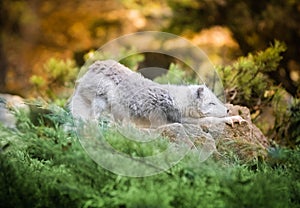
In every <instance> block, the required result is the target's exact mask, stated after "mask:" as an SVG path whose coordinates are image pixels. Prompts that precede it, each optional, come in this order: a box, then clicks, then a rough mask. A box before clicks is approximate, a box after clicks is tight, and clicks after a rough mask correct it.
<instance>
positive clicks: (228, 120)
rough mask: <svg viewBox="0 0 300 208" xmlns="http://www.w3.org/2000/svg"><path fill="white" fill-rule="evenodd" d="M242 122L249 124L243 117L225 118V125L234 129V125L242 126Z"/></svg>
mask: <svg viewBox="0 0 300 208" xmlns="http://www.w3.org/2000/svg"><path fill="white" fill-rule="evenodd" d="M242 122H247V121H246V120H245V119H243V118H242V117H241V116H229V117H226V118H225V123H227V124H229V125H231V126H232V127H234V123H239V124H242Z"/></svg>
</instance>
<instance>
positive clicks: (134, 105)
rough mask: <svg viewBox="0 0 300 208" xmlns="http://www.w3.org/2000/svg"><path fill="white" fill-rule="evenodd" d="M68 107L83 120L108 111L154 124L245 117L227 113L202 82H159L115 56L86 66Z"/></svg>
mask: <svg viewBox="0 0 300 208" xmlns="http://www.w3.org/2000/svg"><path fill="white" fill-rule="evenodd" d="M69 107H70V110H71V113H72V115H73V116H74V117H75V118H79V119H82V120H89V119H99V118H101V116H103V115H104V114H105V113H109V114H111V115H112V116H113V118H114V119H116V120H124V119H128V118H129V119H130V120H131V121H134V122H135V123H137V124H139V123H143V124H145V123H147V124H151V125H153V126H158V125H163V124H167V123H199V122H224V123H229V124H231V125H233V123H234V122H239V123H241V122H242V121H244V120H243V119H242V118H241V117H240V116H230V117H228V116H227V114H228V112H227V111H228V110H227V108H226V107H225V105H224V104H223V103H222V102H221V101H220V100H219V99H218V98H217V97H216V96H215V95H214V93H213V92H212V91H211V90H210V89H208V88H207V87H206V86H205V85H189V86H184V85H162V84H158V83H155V82H153V81H151V80H149V79H147V78H144V77H143V76H142V75H140V74H139V73H136V72H133V71H132V70H130V69H129V68H127V67H125V66H124V65H122V64H120V63H118V62H116V61H114V60H106V61H96V62H95V63H94V64H92V65H91V66H90V67H89V69H88V71H87V72H86V73H85V74H84V75H83V76H82V77H81V78H80V79H79V80H78V82H77V86H76V89H75V92H74V94H73V96H72V97H71V100H70V103H69ZM149 122H150V123H149Z"/></svg>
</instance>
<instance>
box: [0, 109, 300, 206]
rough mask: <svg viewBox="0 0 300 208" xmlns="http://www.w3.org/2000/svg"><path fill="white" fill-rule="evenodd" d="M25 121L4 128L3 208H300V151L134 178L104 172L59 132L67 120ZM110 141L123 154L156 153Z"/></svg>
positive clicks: (183, 165) (192, 158) (190, 163)
mask: <svg viewBox="0 0 300 208" xmlns="http://www.w3.org/2000/svg"><path fill="white" fill-rule="evenodd" d="M60 116H63V117H60ZM18 117H19V123H18V128H17V129H6V128H4V127H2V126H1V127H0V138H1V141H0V207H205V208H206V207H280V208H282V207H300V181H299V178H300V167H299V164H300V151H299V148H298V149H297V148H296V149H294V150H289V149H284V148H276V149H272V151H270V152H269V157H268V158H267V159H266V160H263V161H258V160H254V161H252V162H248V163H247V164H244V163H243V162H242V161H240V160H238V159H237V158H238V157H235V155H234V153H232V155H231V156H227V158H221V159H214V157H211V158H209V159H208V160H206V161H205V162H202V163H200V162H199V160H198V157H197V156H196V155H194V154H188V155H187V156H186V157H185V158H184V159H183V160H182V161H181V162H180V163H178V164H177V165H175V166H173V167H172V168H171V169H169V170H168V171H167V172H163V173H161V174H158V175H154V176H150V177H143V178H132V177H124V176H119V175H115V174H113V173H111V172H109V171H108V170H106V169H104V168H102V167H101V166H99V165H97V164H96V163H95V162H94V161H93V160H92V159H91V158H90V157H89V156H88V155H87V153H86V152H85V151H84V149H83V148H82V146H81V145H80V142H79V141H78V138H77V136H76V134H75V133H72V132H69V133H66V132H65V131H64V129H63V126H62V125H59V124H58V122H57V120H62V119H66V117H65V115H49V117H48V119H49V120H50V121H52V123H51V122H50V124H49V122H47V123H45V122H44V121H43V119H40V120H39V121H40V122H39V123H38V124H33V123H32V121H31V120H30V118H29V117H28V116H26V115H22V114H19V116H18ZM106 133H107V134H106V136H107V138H108V141H110V142H111V143H112V144H113V145H114V146H115V147H116V148H118V149H119V150H120V151H121V150H123V151H124V152H126V151H127V152H129V150H130V149H133V148H134V149H135V150H136V154H140V155H148V154H150V153H153V152H155V151H154V150H155V148H156V146H155V145H148V146H147V145H136V144H135V143H130V142H128V141H126V140H124V138H122V137H121V135H119V134H118V133H116V132H110V131H107V132H106ZM161 145H162V146H164V142H161ZM149 149H150V150H149ZM152 150H153V151H152ZM151 151H152V152H151Z"/></svg>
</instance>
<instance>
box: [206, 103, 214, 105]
mask: <svg viewBox="0 0 300 208" xmlns="http://www.w3.org/2000/svg"><path fill="white" fill-rule="evenodd" d="M208 105H216V103H208Z"/></svg>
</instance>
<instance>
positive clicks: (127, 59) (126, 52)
mask: <svg viewBox="0 0 300 208" xmlns="http://www.w3.org/2000/svg"><path fill="white" fill-rule="evenodd" d="M107 59H114V60H118V61H119V62H120V63H121V64H124V65H125V66H127V67H128V68H130V69H132V70H137V67H138V65H139V63H140V62H142V61H143V60H144V59H145V56H144V55H143V54H140V53H138V52H137V51H136V49H135V48H122V49H120V51H119V53H118V54H113V53H108V52H105V53H104V52H103V51H101V50H98V51H90V52H89V53H87V54H85V55H84V60H85V65H84V66H83V67H81V69H80V74H79V77H81V76H82V75H83V74H84V73H85V72H86V71H87V70H88V67H89V66H90V65H91V64H93V63H94V62H95V61H98V60H107Z"/></svg>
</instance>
